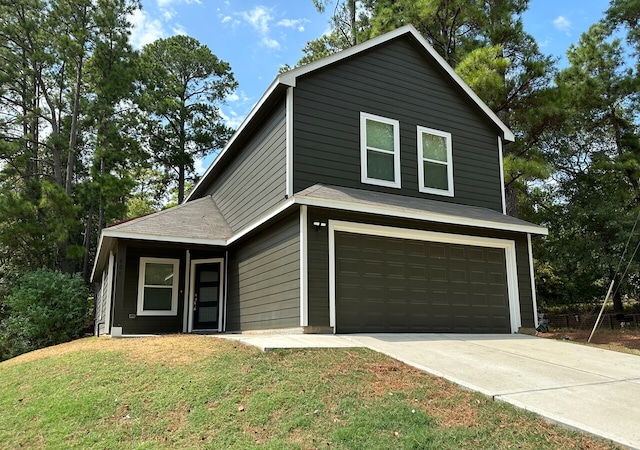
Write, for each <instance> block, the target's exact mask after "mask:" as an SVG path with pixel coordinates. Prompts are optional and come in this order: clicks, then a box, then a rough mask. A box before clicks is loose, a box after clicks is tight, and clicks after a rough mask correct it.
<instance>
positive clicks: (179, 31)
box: [171, 23, 187, 36]
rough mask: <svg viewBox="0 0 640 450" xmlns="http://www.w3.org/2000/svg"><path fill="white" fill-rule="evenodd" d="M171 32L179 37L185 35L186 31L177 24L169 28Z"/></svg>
mask: <svg viewBox="0 0 640 450" xmlns="http://www.w3.org/2000/svg"><path fill="white" fill-rule="evenodd" d="M171 31H173V34H175V35H180V36H186V35H187V30H185V29H184V27H183V26H182V25H180V24H179V23H177V24H175V26H173V27H172V28H171Z"/></svg>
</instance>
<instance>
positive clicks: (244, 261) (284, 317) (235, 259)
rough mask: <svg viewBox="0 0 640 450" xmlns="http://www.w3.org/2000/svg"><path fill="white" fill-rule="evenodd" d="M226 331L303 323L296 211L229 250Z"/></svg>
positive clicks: (298, 230) (290, 325) (293, 325)
mask: <svg viewBox="0 0 640 450" xmlns="http://www.w3.org/2000/svg"><path fill="white" fill-rule="evenodd" d="M228 277H229V278H228V292H229V294H228V299H227V331H245V330H258V329H269V328H291V327H298V326H300V225H299V216H298V215H297V214H294V215H291V216H288V217H287V218H285V219H284V220H282V221H280V222H278V223H275V224H273V225H267V226H265V228H264V229H263V230H262V231H261V232H260V233H257V234H253V235H251V236H248V237H247V238H245V239H244V240H243V242H242V243H239V244H237V245H235V246H233V247H232V248H231V249H230V250H229V273H228Z"/></svg>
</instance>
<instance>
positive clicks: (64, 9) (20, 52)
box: [0, 0, 141, 277]
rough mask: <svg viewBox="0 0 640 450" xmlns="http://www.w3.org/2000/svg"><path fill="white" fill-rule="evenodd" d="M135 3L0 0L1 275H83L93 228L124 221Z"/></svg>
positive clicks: (130, 160) (134, 156)
mask: <svg viewBox="0 0 640 450" xmlns="http://www.w3.org/2000/svg"><path fill="white" fill-rule="evenodd" d="M137 7H139V5H138V3H137V0H48V1H44V0H18V1H11V2H9V1H4V0H0V86H2V87H1V88H0V138H1V139H0V209H2V211H3V216H2V222H1V223H0V230H1V231H0V255H2V258H3V260H2V264H1V265H0V277H2V276H3V273H8V272H10V271H11V270H14V269H16V270H17V271H20V270H19V269H30V268H34V264H35V265H36V266H46V267H49V268H60V269H62V270H63V271H65V272H74V271H76V270H78V269H79V268H80V267H82V269H83V271H84V272H85V275H87V272H88V271H87V268H88V266H89V261H90V258H91V255H92V247H94V246H95V242H96V234H95V232H96V231H98V232H99V231H100V229H101V227H103V226H104V224H105V223H106V222H109V221H112V220H114V219H120V218H123V217H124V216H125V214H126V211H125V210H124V207H123V206H121V205H124V203H125V199H126V197H127V195H128V193H129V191H130V190H131V189H132V187H133V184H134V181H133V178H132V177H131V176H130V175H129V173H128V171H129V169H130V168H131V166H132V165H135V164H139V160H140V159H141V158H140V157H139V156H138V155H139V152H136V151H135V149H136V144H135V140H134V139H133V138H132V136H128V135H127V132H126V131H127V130H128V129H131V128H132V126H131V125H130V123H129V122H130V117H129V116H127V115H126V114H125V113H124V112H123V111H125V109H124V108H123V101H124V100H125V99H126V98H127V97H130V96H131V92H132V89H133V80H134V78H135V76H136V72H135V67H136V66H135V54H134V53H133V52H132V50H131V48H130V47H129V44H128V36H129V32H130V29H131V25H130V23H129V22H128V21H127V17H128V15H129V14H131V13H132V12H133V11H134V10H135V9H136V8H137ZM25 221H26V222H25ZM25 233H26V234H25ZM34 243H38V245H37V246H36V247H34V249H33V250H32V251H31V253H33V255H31V256H30V255H29V253H30V251H29V250H28V249H29V248H30V246H31V244H34ZM45 247H46V249H45ZM35 249H37V250H35ZM25 264H26V265H25Z"/></svg>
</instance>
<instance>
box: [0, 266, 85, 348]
mask: <svg viewBox="0 0 640 450" xmlns="http://www.w3.org/2000/svg"><path fill="white" fill-rule="evenodd" d="M91 306H92V305H91V304H90V302H89V291H88V288H87V286H86V285H85V283H84V281H83V280H82V278H81V277H80V276H79V275H73V276H70V275H65V274H63V273H61V272H58V271H53V270H49V269H38V270H36V271H34V272H29V273H27V274H25V275H23V276H22V277H21V278H20V279H19V280H18V282H17V284H16V286H15V287H14V289H12V290H11V293H10V294H9V295H8V296H7V297H6V298H5V299H4V307H5V308H6V310H7V311H6V313H7V317H6V318H5V319H4V320H3V321H2V324H0V357H1V358H2V359H7V358H12V357H14V356H16V355H19V354H21V353H25V352H28V351H31V350H36V349H39V348H43V347H47V346H50V345H56V344H60V343H63V342H67V341H70V340H72V339H76V338H78V337H81V336H82V335H83V332H84V328H85V326H86V323H87V320H88V319H89V314H90V312H91Z"/></svg>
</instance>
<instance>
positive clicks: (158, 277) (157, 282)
mask: <svg viewBox="0 0 640 450" xmlns="http://www.w3.org/2000/svg"><path fill="white" fill-rule="evenodd" d="M144 284H146V285H149V284H151V285H154V286H173V264H162V263H147V264H146V267H145V272H144Z"/></svg>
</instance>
